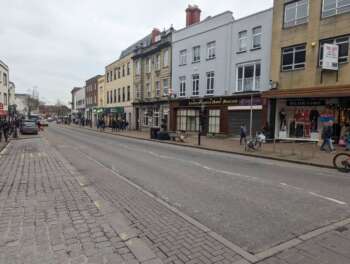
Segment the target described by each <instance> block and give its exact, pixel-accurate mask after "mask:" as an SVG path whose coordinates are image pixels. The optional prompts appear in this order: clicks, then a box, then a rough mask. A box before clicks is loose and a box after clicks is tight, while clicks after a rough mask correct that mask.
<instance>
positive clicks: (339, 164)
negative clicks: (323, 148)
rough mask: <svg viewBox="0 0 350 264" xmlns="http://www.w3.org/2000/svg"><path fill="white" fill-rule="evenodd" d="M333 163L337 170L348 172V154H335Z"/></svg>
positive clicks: (349, 160)
mask: <svg viewBox="0 0 350 264" xmlns="http://www.w3.org/2000/svg"><path fill="white" fill-rule="evenodd" d="M333 165H334V167H335V168H336V169H337V170H339V171H342V172H350V154H347V153H340V154H337V155H336V156H335V157H334V159H333Z"/></svg>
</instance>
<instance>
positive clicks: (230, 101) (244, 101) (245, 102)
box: [180, 97, 262, 106]
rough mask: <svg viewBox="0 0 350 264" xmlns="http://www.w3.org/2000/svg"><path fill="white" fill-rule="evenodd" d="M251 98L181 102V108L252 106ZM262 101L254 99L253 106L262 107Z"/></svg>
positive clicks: (257, 98) (258, 98)
mask: <svg viewBox="0 0 350 264" xmlns="http://www.w3.org/2000/svg"><path fill="white" fill-rule="evenodd" d="M251 103H252V101H251V98H209V99H204V100H203V101H201V100H200V99H195V100H190V101H185V102H181V103H180V105H181V106H201V105H241V106H248V105H251ZM261 104H262V100H261V98H260V97H254V98H253V104H252V105H261Z"/></svg>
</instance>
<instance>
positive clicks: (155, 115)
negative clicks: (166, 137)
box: [153, 108, 159, 127]
mask: <svg viewBox="0 0 350 264" xmlns="http://www.w3.org/2000/svg"><path fill="white" fill-rule="evenodd" d="M153 126H155V127H159V109H157V108H155V109H154V111H153Z"/></svg>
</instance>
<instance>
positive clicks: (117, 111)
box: [111, 107, 124, 114]
mask: <svg viewBox="0 0 350 264" xmlns="http://www.w3.org/2000/svg"><path fill="white" fill-rule="evenodd" d="M111 113H113V114H122V113H124V107H114V108H111Z"/></svg>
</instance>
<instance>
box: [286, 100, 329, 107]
mask: <svg viewBox="0 0 350 264" xmlns="http://www.w3.org/2000/svg"><path fill="white" fill-rule="evenodd" d="M321 105H326V101H325V100H321V99H292V100H287V106H321Z"/></svg>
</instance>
